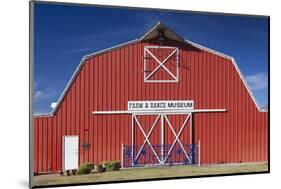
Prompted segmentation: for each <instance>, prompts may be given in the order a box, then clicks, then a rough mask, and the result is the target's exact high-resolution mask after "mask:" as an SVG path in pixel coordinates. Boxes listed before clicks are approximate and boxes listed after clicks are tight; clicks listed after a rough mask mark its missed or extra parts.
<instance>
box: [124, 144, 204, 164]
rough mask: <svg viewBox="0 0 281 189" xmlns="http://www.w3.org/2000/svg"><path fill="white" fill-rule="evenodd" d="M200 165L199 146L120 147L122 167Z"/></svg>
mask: <svg viewBox="0 0 281 189" xmlns="http://www.w3.org/2000/svg"><path fill="white" fill-rule="evenodd" d="M191 164H200V144H198V145H194V144H182V145H180V144H174V145H172V144H167V145H151V146H150V145H145V146H144V147H141V145H140V146H129V145H123V146H122V167H124V168H126V167H144V166H159V165H191Z"/></svg>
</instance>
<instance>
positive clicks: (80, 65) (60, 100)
mask: <svg viewBox="0 0 281 189" xmlns="http://www.w3.org/2000/svg"><path fill="white" fill-rule="evenodd" d="M160 24H161V22H158V23H157V24H156V25H155V26H154V27H153V28H152V29H151V30H149V31H148V32H147V33H146V34H145V35H144V36H142V37H141V38H140V39H134V40H131V41H128V42H125V43H122V44H119V45H116V46H113V47H110V48H107V49H103V50H100V51H97V52H94V53H91V54H87V55H85V56H83V57H82V59H81V61H80V63H79V65H78V66H77V68H76V70H75V72H74V73H73V75H72V77H71V78H70V80H69V82H68V83H67V85H66V87H65V89H64V90H63V92H62V94H61V95H60V97H59V100H58V101H57V104H56V106H55V107H54V108H53V109H52V111H51V112H50V113H46V114H34V117H39V116H42V117H43V116H53V114H54V113H55V112H56V111H57V109H58V107H59V106H60V104H61V102H62V100H63V98H64V96H65V94H66V92H67V91H68V89H69V88H70V86H71V85H72V83H73V81H74V79H75V78H76V76H77V74H78V73H79V71H80V69H81V68H82V66H83V65H84V63H85V61H86V60H87V59H88V58H91V57H93V56H97V55H100V54H103V53H106V52H110V51H113V50H115V49H118V48H121V47H124V46H127V45H131V44H134V43H137V42H140V41H142V40H143V39H144V38H145V36H146V35H148V34H149V33H150V32H151V31H153V30H154V29H155V28H156V27H157V26H158V25H160ZM173 33H174V32H173ZM184 42H185V43H186V44H189V45H191V46H193V47H196V48H198V49H202V50H205V51H208V52H210V53H213V54H216V55H218V56H221V57H223V58H226V59H228V60H231V62H232V64H233V65H234V67H235V69H236V71H237V72H238V74H239V76H240V78H241V79H242V81H243V84H244V85H245V87H246V89H247V91H248V93H249V94H250V96H251V98H252V100H253V102H254V104H255V106H256V108H257V109H258V111H259V112H267V109H263V108H261V107H260V105H259V104H258V102H257V100H256V98H255V97H254V95H253V93H252V91H251V89H250V87H249V85H248V83H247V81H246V79H245V78H244V76H243V74H242V73H241V71H240V69H239V67H238V65H237V63H236V61H235V59H234V58H233V57H231V56H229V55H226V54H223V53H221V52H218V51H216V50H213V49H210V48H207V47H205V46H202V45H199V44H197V43H194V42H192V41H189V40H186V39H185V40H184Z"/></svg>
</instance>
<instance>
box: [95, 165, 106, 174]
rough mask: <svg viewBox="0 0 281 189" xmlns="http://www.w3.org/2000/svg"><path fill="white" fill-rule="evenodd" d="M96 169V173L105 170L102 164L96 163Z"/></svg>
mask: <svg viewBox="0 0 281 189" xmlns="http://www.w3.org/2000/svg"><path fill="white" fill-rule="evenodd" d="M95 169H96V171H97V173H103V172H104V171H105V168H104V167H103V165H102V164H99V165H96V168H95Z"/></svg>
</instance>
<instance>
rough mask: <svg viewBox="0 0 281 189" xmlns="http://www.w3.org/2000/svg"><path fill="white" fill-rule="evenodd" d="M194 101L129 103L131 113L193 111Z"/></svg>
mask: <svg viewBox="0 0 281 189" xmlns="http://www.w3.org/2000/svg"><path fill="white" fill-rule="evenodd" d="M192 109H194V102H193V100H165V101H128V110H129V111H161V110H192Z"/></svg>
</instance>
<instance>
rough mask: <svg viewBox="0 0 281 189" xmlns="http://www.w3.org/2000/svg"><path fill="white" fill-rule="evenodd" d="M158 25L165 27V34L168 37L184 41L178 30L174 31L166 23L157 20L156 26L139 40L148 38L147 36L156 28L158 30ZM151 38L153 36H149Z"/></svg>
mask: <svg viewBox="0 0 281 189" xmlns="http://www.w3.org/2000/svg"><path fill="white" fill-rule="evenodd" d="M158 27H162V29H165V31H164V33H165V32H166V31H167V33H166V34H165V36H166V38H170V39H173V40H176V41H180V42H184V39H183V38H182V37H181V36H179V35H178V34H177V33H176V32H174V31H173V30H172V29H171V28H169V27H167V26H166V25H165V24H163V23H162V22H157V24H156V25H155V26H153V27H152V28H151V29H150V30H149V31H148V32H146V33H145V34H144V35H143V36H142V37H141V38H140V39H139V41H143V40H146V38H147V37H148V36H149V35H150V34H151V33H153V32H154V30H157V28H158ZM148 39H151V38H148Z"/></svg>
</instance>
